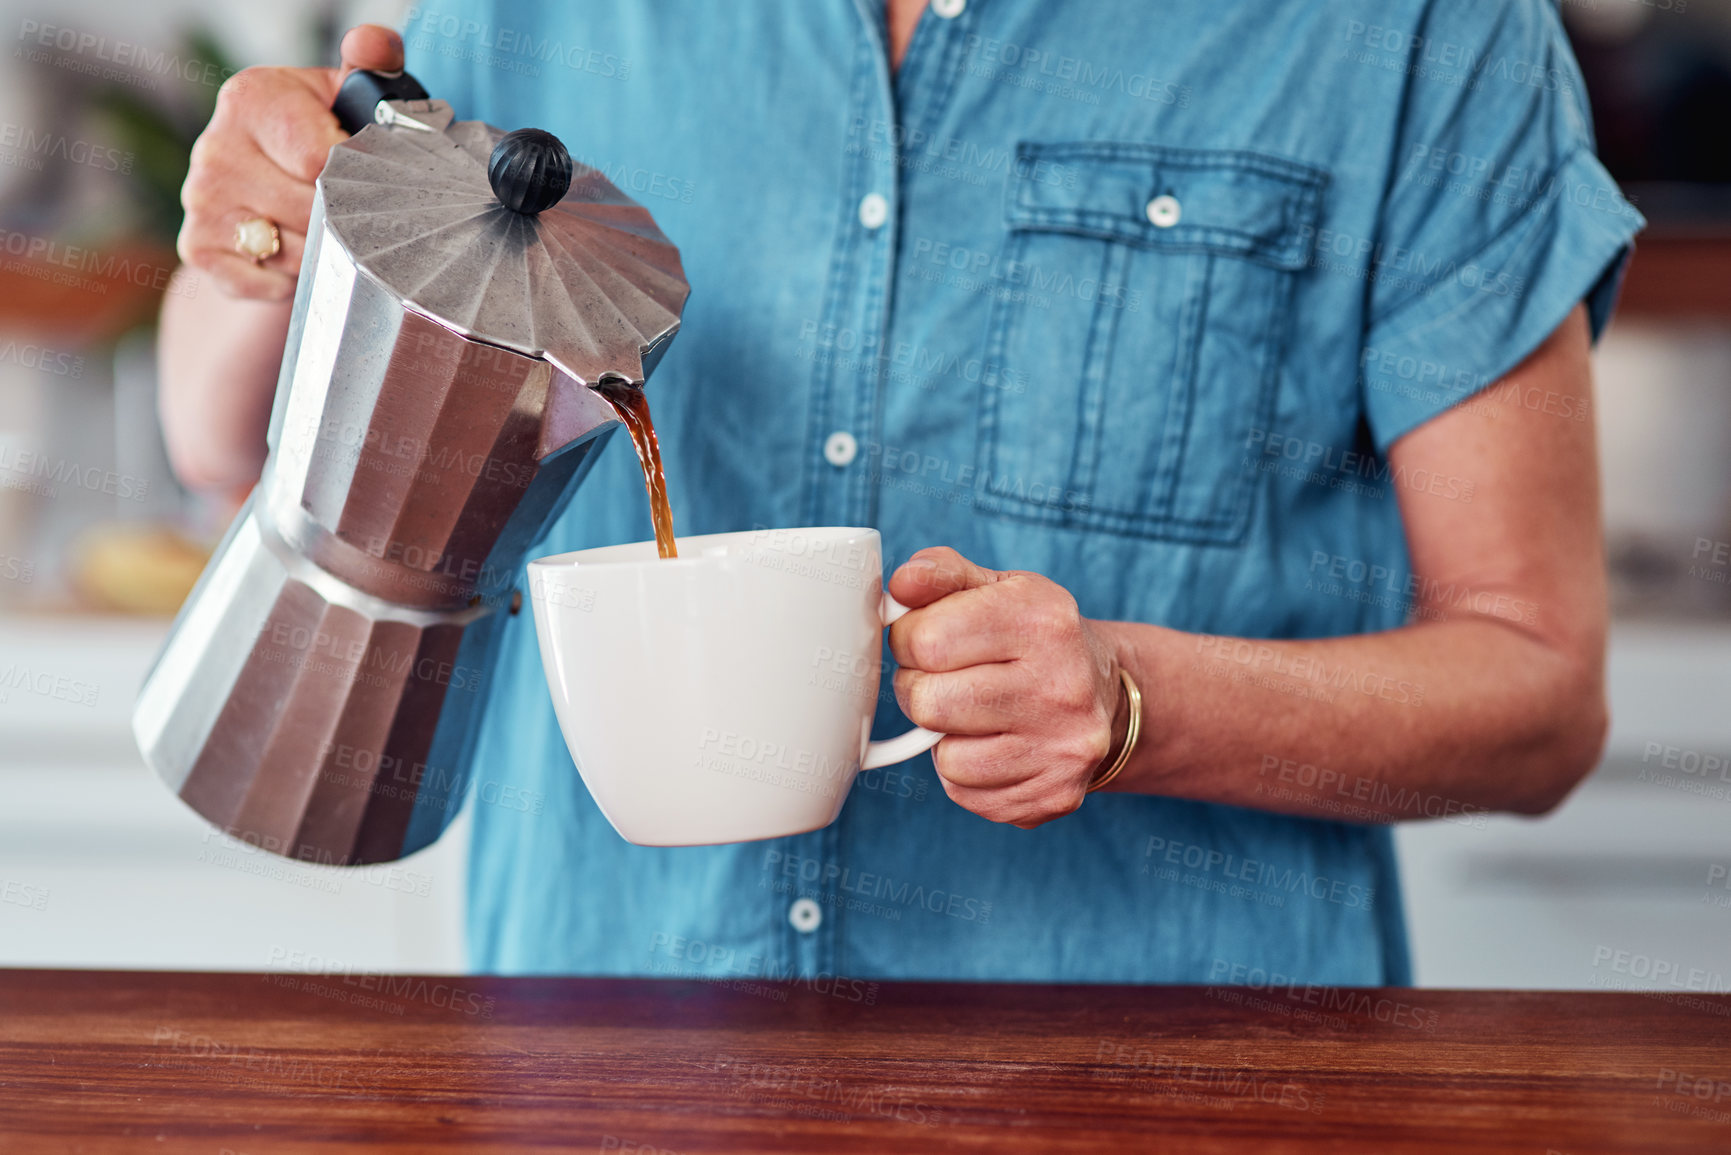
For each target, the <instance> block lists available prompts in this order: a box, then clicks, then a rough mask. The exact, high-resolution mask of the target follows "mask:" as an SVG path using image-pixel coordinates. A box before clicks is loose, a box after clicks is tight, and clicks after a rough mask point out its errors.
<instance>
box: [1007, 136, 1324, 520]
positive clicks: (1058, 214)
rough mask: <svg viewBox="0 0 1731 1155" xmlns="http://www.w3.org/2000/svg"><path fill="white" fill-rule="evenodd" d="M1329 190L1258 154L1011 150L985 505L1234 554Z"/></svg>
mask: <svg viewBox="0 0 1731 1155" xmlns="http://www.w3.org/2000/svg"><path fill="white" fill-rule="evenodd" d="M1326 183H1327V177H1326V174H1324V173H1323V172H1321V171H1320V170H1317V169H1314V168H1311V167H1309V166H1305V165H1300V164H1297V163H1294V162H1292V161H1288V160H1283V159H1279V158H1275V157H1267V156H1262V155H1258V154H1254V153H1245V152H1226V151H1213V150H1196V149H1175V148H1162V147H1159V146H1155V145H1146V144H1114V143H1103V142H1090V143H1079V144H1030V143H1023V144H1020V145H1018V146H1017V165H1016V168H1015V170H1014V171H1013V172H1012V173H1011V175H1010V177H1009V187H1008V190H1007V192H1008V195H1007V204H1006V219H1005V226H1006V233H1005V239H1004V250H1003V252H1002V253H1001V255H1000V259H999V261H998V263H997V279H998V283H997V285H996V286H995V289H996V291H995V293H994V299H993V303H992V309H991V321H990V327H989V330H988V333H987V354H986V364H987V365H988V366H990V367H991V368H992V372H990V373H989V374H988V375H987V381H986V387H985V388H983V389H982V390H981V391H980V394H981V402H980V426H979V440H978V456H979V460H978V461H977V463H976V464H977V466H978V470H979V473H978V479H977V487H976V492H975V505H976V507H977V508H979V509H982V510H984V511H987V512H991V513H999V514H1004V515H1008V516H1013V517H1019V518H1026V519H1031V520H1036V521H1041V522H1045V523H1048V524H1057V525H1065V526H1072V527H1077V528H1086V529H1098V530H1104V531H1107V532H1111V533H1118V534H1124V535H1128V536H1132V537H1146V538H1159V539H1166V540H1174V541H1184V542H1193V543H1199V544H1210V545H1229V544H1233V543H1235V542H1237V541H1239V540H1240V539H1241V538H1242V536H1243V534H1244V532H1245V530H1246V528H1247V527H1248V525H1249V520H1250V507H1251V499H1252V497H1253V495H1254V492H1255V480H1256V473H1255V471H1254V469H1251V468H1248V467H1246V466H1245V464H1244V447H1245V445H1246V443H1247V441H1248V439H1249V436H1250V433H1251V430H1253V429H1257V428H1266V425H1267V422H1268V420H1269V417H1270V415H1271V414H1272V412H1273V407H1274V401H1275V390H1276V387H1277V384H1278V380H1279V366H1280V359H1281V354H1282V346H1283V344H1284V343H1285V339H1286V328H1287V323H1288V320H1289V315H1290V304H1291V299H1292V294H1293V289H1294V284H1295V282H1296V281H1297V279H1298V278H1299V276H1300V275H1301V272H1302V270H1303V269H1304V268H1305V266H1306V265H1307V264H1308V262H1309V257H1310V246H1311V238H1313V237H1314V236H1315V224H1316V217H1317V213H1318V211H1319V209H1320V204H1321V198H1322V191H1323V188H1324V186H1325V185H1326Z"/></svg>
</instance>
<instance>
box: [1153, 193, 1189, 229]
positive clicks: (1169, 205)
mask: <svg viewBox="0 0 1731 1155" xmlns="http://www.w3.org/2000/svg"><path fill="white" fill-rule="evenodd" d="M1183 211H1184V210H1183V209H1182V207H1181V206H1180V205H1179V204H1178V198H1177V197H1175V196H1157V197H1155V198H1154V199H1153V200H1151V201H1149V202H1148V222H1149V223H1150V224H1152V225H1153V226H1154V227H1155V228H1157V229H1169V228H1171V227H1172V226H1173V225H1175V224H1177V223H1178V218H1179V216H1180V215H1182V213H1183Z"/></svg>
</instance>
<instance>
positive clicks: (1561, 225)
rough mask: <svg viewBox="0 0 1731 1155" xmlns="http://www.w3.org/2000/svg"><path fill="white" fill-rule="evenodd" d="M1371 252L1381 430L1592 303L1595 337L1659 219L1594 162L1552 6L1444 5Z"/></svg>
mask: <svg viewBox="0 0 1731 1155" xmlns="http://www.w3.org/2000/svg"><path fill="white" fill-rule="evenodd" d="M1403 44H1404V48H1405V55H1406V61H1405V63H1406V66H1407V69H1408V75H1409V78H1410V79H1409V81H1408V84H1407V93H1406V102H1405V107H1404V110H1403V114H1402V117H1401V123H1400V128H1399V138H1398V141H1397V145H1396V148H1397V152H1396V154H1395V156H1394V175H1393V177H1392V179H1391V181H1390V185H1389V191H1388V193H1387V196H1386V197H1385V200H1384V203H1383V208H1382V214H1381V219H1380V222H1379V230H1380V238H1379V244H1378V245H1377V250H1376V252H1375V253H1374V254H1373V256H1372V258H1371V259H1372V261H1373V269H1374V274H1373V281H1372V285H1371V289H1370V309H1369V317H1370V321H1369V324H1368V326H1367V329H1366V333H1365V340H1364V349H1363V351H1362V354H1361V357H1360V361H1359V363H1360V366H1361V377H1360V387H1361V389H1362V390H1363V402H1364V407H1365V416H1366V421H1367V423H1368V425H1369V427H1370V432H1371V436H1372V438H1373V439H1374V441H1375V443H1376V447H1377V449H1378V450H1379V451H1381V452H1386V451H1387V450H1388V447H1389V446H1390V445H1392V444H1393V443H1394V441H1395V440H1396V439H1398V438H1399V437H1400V436H1401V435H1403V434H1405V433H1407V432H1409V431H1411V430H1412V429H1413V428H1415V427H1416V426H1418V425H1420V424H1422V423H1423V422H1425V421H1428V420H1429V419H1430V418H1432V417H1434V416H1436V415H1437V414H1438V413H1441V412H1442V411H1443V410H1445V409H1447V408H1449V407H1450V406H1452V405H1454V404H1456V403H1458V402H1459V401H1461V400H1463V399H1464V398H1466V397H1469V396H1471V395H1472V394H1473V393H1475V392H1477V391H1478V390H1480V389H1483V388H1484V387H1486V386H1488V385H1491V384H1494V383H1495V382H1496V381H1498V380H1500V379H1501V378H1502V377H1504V376H1506V375H1507V374H1508V372H1509V371H1510V370H1511V369H1513V368H1514V367H1515V366H1516V365H1518V364H1519V363H1520V362H1521V361H1522V360H1523V359H1524V358H1526V357H1527V356H1528V354H1530V353H1531V352H1532V351H1533V350H1534V349H1536V348H1538V346H1539V345H1540V344H1541V343H1542V342H1543V341H1544V340H1545V338H1546V337H1548V336H1549V335H1550V334H1551V333H1552V332H1553V331H1554V330H1555V329H1556V328H1557V326H1558V325H1560V324H1561V323H1562V321H1563V320H1564V318H1565V317H1567V316H1568V314H1569V311H1570V310H1571V309H1573V308H1574V307H1575V305H1576V304H1579V303H1581V302H1583V301H1584V302H1585V303H1586V305H1587V310H1588V313H1589V316H1590V318H1591V322H1592V333H1593V337H1594V339H1595V340H1596V339H1597V338H1598V335H1599V333H1600V331H1601V330H1602V329H1603V328H1604V326H1605V323H1606V321H1608V320H1609V319H1610V315H1611V309H1612V306H1613V305H1614V303H1615V300H1616V294H1617V289H1618V286H1619V283H1620V281H1621V278H1622V272H1623V269H1624V267H1625V265H1626V263H1627V260H1628V257H1629V254H1630V252H1631V245H1630V242H1631V241H1632V239H1633V238H1634V235H1635V234H1636V232H1638V231H1639V230H1640V228H1641V227H1642V226H1643V225H1644V224H1645V223H1646V222H1645V221H1644V220H1643V219H1642V218H1641V215H1640V214H1639V213H1637V212H1636V211H1635V209H1634V208H1633V207H1632V206H1631V205H1630V204H1629V203H1628V202H1627V201H1626V200H1624V198H1623V196H1622V194H1621V193H1620V192H1619V191H1618V189H1617V185H1616V182H1615V181H1613V180H1612V179H1611V177H1610V174H1609V173H1607V172H1606V171H1605V169H1604V167H1603V166H1602V165H1601V164H1600V163H1599V160H1598V158H1597V157H1596V156H1595V155H1594V152H1593V137H1592V122H1591V119H1590V116H1589V114H1588V110H1587V98H1586V91H1585V88H1584V86H1583V84H1582V81H1581V76H1580V72H1579V69H1578V67H1577V66H1576V64H1575V59H1574V55H1573V53H1572V52H1571V51H1570V49H1569V45H1568V42H1567V40H1566V39H1565V37H1564V35H1563V29H1562V25H1561V22H1560V20H1559V19H1558V16H1557V13H1556V11H1555V10H1554V9H1553V8H1552V6H1551V5H1550V4H1549V3H1548V2H1547V0H1433V3H1432V4H1431V5H1430V6H1429V8H1428V10H1427V13H1426V15H1425V18H1424V22H1423V25H1422V27H1421V28H1420V29H1419V30H1418V32H1417V33H1416V34H1414V35H1412V36H1410V37H1406V38H1405V39H1404V41H1403Z"/></svg>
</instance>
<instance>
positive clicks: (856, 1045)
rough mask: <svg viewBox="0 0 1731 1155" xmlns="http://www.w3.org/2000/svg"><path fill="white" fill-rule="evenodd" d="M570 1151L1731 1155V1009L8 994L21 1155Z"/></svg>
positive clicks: (1088, 996) (585, 982)
mask: <svg viewBox="0 0 1731 1155" xmlns="http://www.w3.org/2000/svg"><path fill="white" fill-rule="evenodd" d="M1703 1080H1705V1082H1703ZM1703 1088H1705V1089H1704V1090H1703ZM1680 1091H1681V1093H1679V1092H1680ZM566 1150H569V1151H597V1152H607V1151H618V1152H624V1153H631V1155H656V1153H658V1152H678V1153H681V1155H690V1153H692V1152H783V1151H813V1152H878V1151H886V1152H928V1151H934V1152H935V1151H991V1152H1075V1151H1117V1152H1124V1151H1144V1150H1161V1151H1196V1152H1247V1151H1255V1152H1322V1151H1328V1152H1377V1153H1379V1155H1380V1153H1390V1152H1444V1151H1461V1150H1471V1151H1475V1152H1479V1153H1493V1152H1524V1153H1529V1155H1546V1153H1547V1152H1561V1153H1566V1155H1587V1153H1597V1152H1681V1151H1700V1152H1725V1151H1731V997H1727V996H1703V995H1693V994H1684V993H1678V994H1676V995H1642V994H1622V993H1603V992H1596V993H1590V994H1588V993H1549V992H1542V993H1541V992H1523V993H1507V992H1462V991H1432V990H1422V991H1325V990H1320V989H1316V988H1312V989H1309V990H1307V989H1305V988H1296V989H1287V988H1277V989H1275V990H1272V991H1268V990H1262V991H1257V990H1250V989H1247V988H1242V987H1074V986H1072V987H1062V986H1012V985H961V984H941V983H921V984H892V983H884V984H872V983H866V982H856V981H853V980H841V981H840V982H838V983H835V984H833V985H832V984H830V983H828V982H823V983H816V984H812V985H809V986H808V985H804V984H799V983H792V984H790V983H785V982H782V983H776V982H762V983H759V982H755V981H740V982H723V983H701V982H692V981H674V980H623V979H621V980H612V979H500V978H483V977H456V978H451V977H445V978H425V979H420V978H400V977H389V978H386V977H380V976H372V975H346V976H345V975H338V976H318V977H313V976H308V975H243V974H151V973H138V972H120V973H114V972H94V971H84V972H79V971H4V970H0V1151H4V1152H6V1153H7V1155H14V1153H16V1155H33V1153H35V1152H74V1151H76V1152H109V1151H156V1152H171V1153H173V1155H181V1153H186V1152H190V1153H204V1155H223V1152H225V1151H226V1152H228V1153H230V1155H274V1153H279V1152H326V1153H328V1152H341V1151H380V1152H402V1153H409V1152H428V1151H435V1152H437V1151H449V1152H459V1151H460V1152H521V1151H566Z"/></svg>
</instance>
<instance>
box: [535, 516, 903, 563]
mask: <svg viewBox="0 0 1731 1155" xmlns="http://www.w3.org/2000/svg"><path fill="white" fill-rule="evenodd" d="M781 533H807V534H824V535H826V536H825V539H824V540H841V541H845V540H847V539H848V538H853V537H864V536H866V535H867V534H871V535H875V536H878V537H880V538H881V537H882V534H881V533H880V532H879V531H878V529H877V528H876V527H875V526H869V525H794V526H786V527H783V528H778V529H769V528H763V529H735V530H725V531H723V532H721V533H699V534H692V535H690V536H689V537H677V536H676V537H675V541H676V542H678V543H679V545H680V546H681V547H683V546H684V545H685V544H686V543H687V542H689V543H691V544H692V545H694V546H695V545H698V544H699V543H701V542H704V541H712V540H714V539H716V538H741V537H748V536H750V535H752V534H781ZM655 544H656V543H655V539H654V538H649V539H647V540H645V541H622V542H617V543H615V544H613V545H597V546H591V547H590V548H588V549H579V550H571V551H569V552H567V553H555V554H548V555H547V556H546V557H538V558H534V559H532V560H531V561H530V562H529V563H528V565H527V567H526V568H528V569H536V568H540V569H543V570H555V569H559V570H563V569H578V568H581V567H584V566H589V567H595V566H612V567H622V566H648V565H653V566H656V567H657V568H658V569H660V570H663V571H665V570H668V569H672V568H676V567H685V568H690V567H694V566H698V565H704V564H714V563H717V562H725V561H728V560H729V557H727V556H721V557H713V556H708V555H704V554H697V555H689V556H688V555H686V554H684V553H681V554H680V555H679V556H678V557H670V558H664V557H661V556H659V555H652V556H650V557H644V558H619V559H617V560H609V559H605V558H595V557H593V556H591V555H593V554H602V553H609V552H612V551H614V550H627V549H632V548H633V547H641V546H651V547H653V546H654V545H655Z"/></svg>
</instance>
